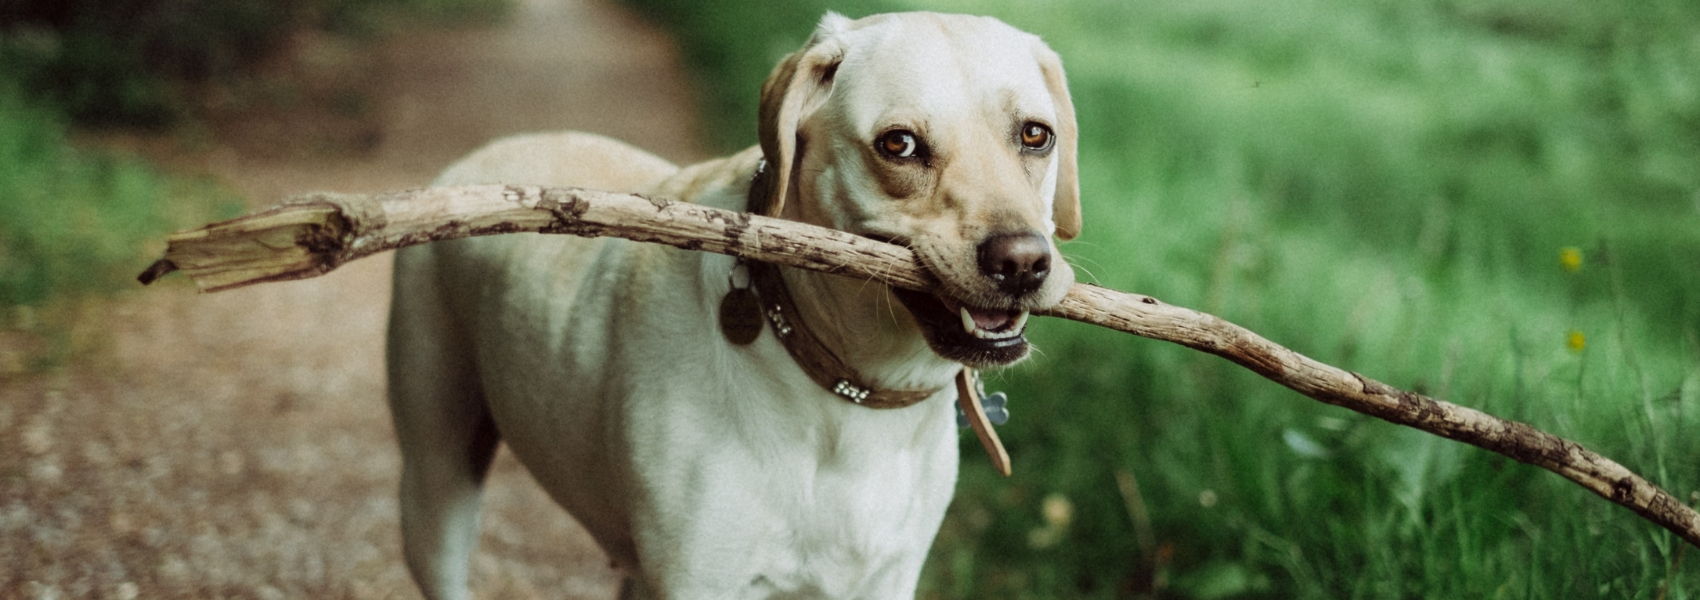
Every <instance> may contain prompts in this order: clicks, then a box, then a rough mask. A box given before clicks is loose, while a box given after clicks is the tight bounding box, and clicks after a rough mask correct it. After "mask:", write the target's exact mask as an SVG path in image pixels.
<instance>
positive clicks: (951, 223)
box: [759, 13, 1080, 366]
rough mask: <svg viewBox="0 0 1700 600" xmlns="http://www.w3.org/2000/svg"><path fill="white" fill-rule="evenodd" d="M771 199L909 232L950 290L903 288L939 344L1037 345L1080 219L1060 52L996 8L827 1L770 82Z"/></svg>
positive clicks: (891, 237) (1005, 348) (960, 353)
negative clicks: (847, 9)
mask: <svg viewBox="0 0 1700 600" xmlns="http://www.w3.org/2000/svg"><path fill="white" fill-rule="evenodd" d="M759 134H760V140H761V147H762V151H763V154H764V155H765V156H766V157H767V159H768V161H769V167H770V168H771V169H772V170H773V173H774V177H775V179H774V181H773V184H774V185H773V186H772V188H771V189H772V194H773V197H772V198H770V199H769V200H768V202H767V206H768V208H769V210H768V212H769V213H771V214H774V215H780V214H783V215H785V216H788V217H791V218H795V219H798V220H801V221H804V222H808V223H813V224H817V225H823V226H827V227H832V228H835V229H840V230H844V231H848V232H851V233H857V234H861V235H865V236H869V237H873V238H878V239H883V240H886V241H891V242H895V243H899V244H906V245H908V246H909V247H910V248H912V249H913V250H914V251H915V252H916V254H917V255H918V256H919V257H920V259H921V261H922V263H923V264H924V266H926V267H927V269H929V270H930V271H932V272H933V273H934V274H935V275H936V276H937V277H938V279H939V281H940V283H941V286H940V290H939V293H938V294H937V295H935V294H931V293H921V292H910V291H906V290H895V289H894V290H892V293H893V294H895V296H896V297H897V299H898V300H899V301H900V302H901V304H902V305H903V306H904V307H905V308H907V309H908V312H909V314H910V315H911V316H913V317H914V321H915V324H916V325H917V326H918V327H919V328H920V330H921V333H922V335H923V336H924V337H925V339H926V340H927V343H928V345H929V346H930V347H931V348H932V349H933V351H934V352H937V353H938V354H939V355H941V356H943V357H945V358H948V359H952V360H956V361H960V362H963V363H966V364H969V365H972V366H990V365H1001V364H1009V363H1012V362H1015V361H1018V360H1020V359H1022V358H1024V357H1025V356H1026V355H1027V353H1028V344H1027V340H1026V338H1025V337H1024V335H1023V333H1024V328H1025V326H1026V322H1027V315H1028V311H1031V310H1036V309H1044V308H1048V307H1050V306H1052V305H1054V304H1056V303H1057V302H1058V301H1059V300H1061V299H1062V296H1063V295H1064V293H1066V292H1067V290H1068V288H1069V287H1070V286H1071V285H1072V284H1073V283H1074V271H1073V270H1072V269H1071V268H1070V267H1069V265H1068V263H1067V262H1064V261H1063V258H1062V255H1061V254H1060V253H1059V252H1058V250H1057V248H1056V246H1055V244H1053V243H1052V240H1051V237H1052V235H1053V234H1054V235H1055V236H1056V237H1058V238H1062V239H1070V238H1073V237H1074V236H1075V235H1076V234H1077V233H1079V232H1080V187H1079V183H1078V181H1077V176H1076V160H1075V146H1076V138H1077V129H1076V126H1075V120H1074V106H1073V104H1072V103H1071V102H1070V100H1069V95H1068V87H1067V84H1066V83H1065V80H1064V78H1063V70H1062V63H1061V62H1060V61H1059V59H1058V58H1057V55H1056V53H1055V52H1053V51H1051V49H1050V48H1049V47H1047V46H1046V45H1045V44H1044V42H1042V41H1040V40H1039V38H1038V37H1036V36H1034V35H1031V34H1027V33H1024V32H1021V31H1019V30H1016V29H1015V28H1012V27H1010V26H1009V25H1006V24H1004V23H1002V22H1000V21H998V20H996V19H992V18H989V17H969V16H961V15H941V14H932V13H905V14H892V15H877V16H873V17H868V18H864V19H859V20H855V21H852V20H849V19H847V18H845V17H842V16H839V15H837V14H832V13H828V14H827V16H826V17H825V18H824V19H822V21H821V23H820V25H819V27H818V28H817V29H816V31H815V34H814V36H813V37H812V38H810V40H809V42H808V43H807V44H806V45H805V46H804V47H803V49H801V50H799V51H797V52H796V53H793V54H791V55H790V56H789V57H787V58H786V59H785V60H784V61H783V62H782V63H780V65H779V66H778V67H777V68H775V69H774V71H773V74H772V75H771V76H770V77H769V78H768V80H767V83H766V84H765V85H764V86H763V87H762V96H761V114H760V131H759Z"/></svg>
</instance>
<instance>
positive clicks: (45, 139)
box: [0, 69, 240, 307]
mask: <svg viewBox="0 0 1700 600" xmlns="http://www.w3.org/2000/svg"><path fill="white" fill-rule="evenodd" d="M4 73H5V71H4V69H0V82H4V83H0V165H5V168H3V169H0V307H3V306H12V305H36V304H41V303H44V302H47V301H49V300H53V299H55V298H60V297H64V296H66V295H70V294H77V293H81V292H87V291H92V290H101V289H110V288H115V287H117V286H118V285H120V284H122V283H125V282H127V281H129V280H131V279H132V278H133V277H135V274H136V272H138V271H140V269H141V268H142V267H144V266H146V261H147V258H146V257H147V256H149V255H151V254H153V253H157V252H158V251H160V250H163V248H159V247H151V246H145V244H149V243H152V244H158V242H159V239H158V238H159V237H160V232H163V231H171V230H172V229H174V228H176V227H181V226H183V225H186V224H188V223H190V222H192V221H197V220H207V219H209V218H212V217H226V216H233V213H234V211H235V208H236V207H238V206H240V204H239V203H238V202H237V201H236V199H235V198H234V197H233V196H232V195H231V194H230V193H229V192H228V191H227V190H224V189H223V188H221V187H219V186H217V185H215V184H212V183H210V182H207V181H202V180H192V179H185V178H180V177H166V176H163V175H160V174H158V173H157V172H155V171H154V170H153V169H152V168H150V167H148V166H147V165H146V164H145V163H143V162H142V161H141V160H138V159H135V158H130V157H123V156H115V155H111V154H107V153H100V152H90V151H84V150H78V149H74V148H71V147H70V146H69V144H67V142H66V129H65V124H64V123H63V122H62V121H63V117H62V116H61V115H58V114H56V113H54V112H53V111H52V110H50V109H48V108H45V107H43V106H41V105H40V104H39V103H36V102H33V101H30V100H27V99H26V98H25V97H24V94H23V93H22V92H21V91H20V90H18V88H17V86H16V85H15V84H14V83H11V82H10V81H9V80H7V79H5V78H4V77H3V75H4Z"/></svg>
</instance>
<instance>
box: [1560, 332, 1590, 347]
mask: <svg viewBox="0 0 1700 600" xmlns="http://www.w3.org/2000/svg"><path fill="white" fill-rule="evenodd" d="M1564 345H1566V346H1569V347H1570V351H1571V352H1581V351H1582V348H1583V347H1585V346H1587V345H1588V336H1585V335H1582V332H1580V331H1576V330H1574V329H1572V330H1570V335H1567V336H1565V340H1564Z"/></svg>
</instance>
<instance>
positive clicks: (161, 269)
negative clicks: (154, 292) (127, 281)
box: [136, 258, 177, 285]
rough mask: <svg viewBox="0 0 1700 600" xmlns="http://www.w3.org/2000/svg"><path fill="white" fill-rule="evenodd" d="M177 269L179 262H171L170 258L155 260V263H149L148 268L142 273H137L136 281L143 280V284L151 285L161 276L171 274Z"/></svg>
mask: <svg viewBox="0 0 1700 600" xmlns="http://www.w3.org/2000/svg"><path fill="white" fill-rule="evenodd" d="M176 270H177V263H174V262H171V260H170V259H166V258H161V259H159V260H156V261H153V264H151V265H148V268H147V269H146V270H143V271H142V273H141V274H140V275H137V276H136V281H140V282H142V285H149V284H152V283H153V282H154V281H156V280H158V279H159V278H161V277H164V276H166V275H169V274H171V272H172V271H176Z"/></svg>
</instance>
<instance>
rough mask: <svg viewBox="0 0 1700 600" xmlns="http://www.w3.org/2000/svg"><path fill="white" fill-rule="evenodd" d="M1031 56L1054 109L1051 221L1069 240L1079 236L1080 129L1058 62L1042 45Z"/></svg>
mask: <svg viewBox="0 0 1700 600" xmlns="http://www.w3.org/2000/svg"><path fill="white" fill-rule="evenodd" d="M1033 54H1034V57H1035V58H1036V59H1038V61H1039V72H1040V73H1042V74H1043V75H1044V77H1045V88H1046V89H1047V90H1049V91H1050V92H1051V102H1053V103H1054V104H1056V108H1057V192H1056V198H1055V205H1054V207H1053V208H1052V214H1051V218H1052V219H1053V220H1055V221H1056V222H1057V232H1056V233H1057V237H1059V238H1062V239H1065V240H1072V239H1074V236H1077V235H1080V163H1079V158H1078V155H1079V146H1080V126H1079V125H1078V124H1076V123H1075V121H1074V101H1072V100H1070V99H1069V96H1068V79H1067V78H1066V77H1064V76H1063V67H1062V58H1060V57H1058V56H1057V53H1056V52H1055V51H1052V50H1051V49H1050V48H1049V47H1048V46H1046V45H1045V44H1044V42H1035V43H1034V50H1033Z"/></svg>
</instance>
